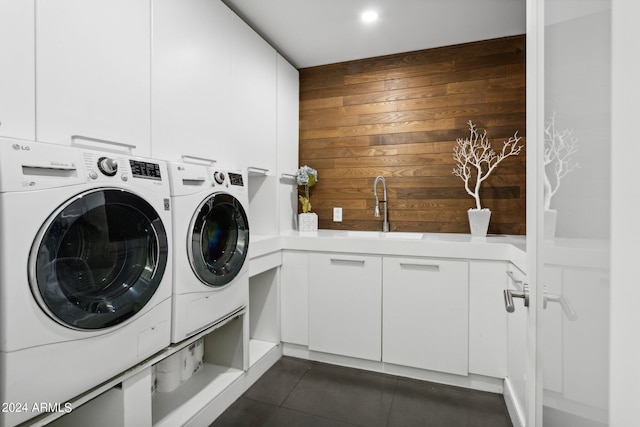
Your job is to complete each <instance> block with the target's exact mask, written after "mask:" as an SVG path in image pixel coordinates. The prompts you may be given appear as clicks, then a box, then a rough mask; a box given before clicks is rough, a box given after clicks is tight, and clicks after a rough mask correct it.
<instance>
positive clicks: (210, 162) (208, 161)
mask: <svg viewBox="0 0 640 427" xmlns="http://www.w3.org/2000/svg"><path fill="white" fill-rule="evenodd" d="M182 161H183V162H184V163H192V164H194V165H201V164H202V163H205V164H208V165H213V164H214V163H217V162H218V161H217V160H215V159H209V158H207V157H196V156H186V155H185V156H182Z"/></svg>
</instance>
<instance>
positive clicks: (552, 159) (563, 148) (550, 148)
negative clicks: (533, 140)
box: [543, 114, 579, 239]
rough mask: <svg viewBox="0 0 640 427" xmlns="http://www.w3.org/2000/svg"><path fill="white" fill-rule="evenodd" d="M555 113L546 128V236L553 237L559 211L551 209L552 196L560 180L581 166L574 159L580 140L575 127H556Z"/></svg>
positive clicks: (556, 190)
mask: <svg viewBox="0 0 640 427" xmlns="http://www.w3.org/2000/svg"><path fill="white" fill-rule="evenodd" d="M555 121H556V120H555V114H553V115H552V116H551V120H550V121H549V122H548V123H546V126H545V128H544V157H543V158H544V231H543V233H544V238H545V239H552V238H553V237H554V236H555V234H556V221H557V218H558V211H556V210H555V209H551V198H552V197H553V196H554V195H555V194H556V193H557V192H558V189H559V188H560V181H561V180H562V178H564V177H565V176H566V175H567V174H568V173H570V172H572V171H574V170H575V169H577V168H578V167H579V165H578V163H577V162H575V161H574V160H573V156H574V154H575V153H576V152H577V151H578V140H577V139H576V138H574V137H573V129H571V130H568V129H565V130H562V131H559V130H557V129H556V123H555Z"/></svg>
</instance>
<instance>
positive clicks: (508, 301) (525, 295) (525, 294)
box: [504, 284, 529, 313]
mask: <svg viewBox="0 0 640 427" xmlns="http://www.w3.org/2000/svg"><path fill="white" fill-rule="evenodd" d="M514 298H522V299H523V300H524V306H525V307H529V287H528V286H527V285H526V284H525V285H524V286H523V289H522V290H521V291H515V290H511V289H505V290H504V308H505V309H506V310H507V312H509V313H513V311H514V310H515V306H514V305H513V299H514Z"/></svg>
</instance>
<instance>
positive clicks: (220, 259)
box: [187, 193, 249, 287]
mask: <svg viewBox="0 0 640 427" xmlns="http://www.w3.org/2000/svg"><path fill="white" fill-rule="evenodd" d="M196 212H197V213H196V215H195V217H194V218H193V220H192V222H191V227H190V230H191V235H190V241H189V242H188V244H187V247H188V253H189V261H190V262H191V268H192V269H193V271H194V273H195V274H196V276H197V277H198V278H199V279H200V280H201V281H202V282H203V283H204V284H205V285H208V286H214V287H221V286H225V285H227V284H229V282H231V281H232V280H233V279H234V278H235V277H236V276H237V275H238V273H240V270H241V269H242V266H243V265H244V262H245V259H246V258H247V250H248V249H249V222H248V221H247V215H246V213H245V211H244V209H243V208H242V204H241V203H240V202H239V201H238V200H237V199H236V198H235V197H233V196H231V195H230V194H226V193H220V194H215V195H213V196H212V197H210V198H208V199H206V200H205V201H204V202H202V204H201V205H200V207H199V209H198V210H197V211H196Z"/></svg>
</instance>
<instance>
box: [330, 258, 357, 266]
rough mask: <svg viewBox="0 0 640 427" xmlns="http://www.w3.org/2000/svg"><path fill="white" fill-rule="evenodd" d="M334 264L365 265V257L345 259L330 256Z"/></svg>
mask: <svg viewBox="0 0 640 427" xmlns="http://www.w3.org/2000/svg"><path fill="white" fill-rule="evenodd" d="M329 260H330V261H331V263H333V264H359V265H364V260H363V259H345V258H330V259H329Z"/></svg>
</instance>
